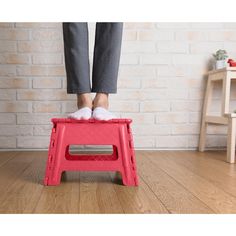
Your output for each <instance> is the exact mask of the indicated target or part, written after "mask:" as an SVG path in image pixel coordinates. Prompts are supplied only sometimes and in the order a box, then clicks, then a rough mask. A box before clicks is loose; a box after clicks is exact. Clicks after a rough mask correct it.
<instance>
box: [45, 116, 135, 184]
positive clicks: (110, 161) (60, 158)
mask: <svg viewBox="0 0 236 236" xmlns="http://www.w3.org/2000/svg"><path fill="white" fill-rule="evenodd" d="M51 121H52V122H53V128H52V132H51V140H50V145H49V150H48V160H47V167H46V173H45V178H44V184H45V185H59V184H60V181H61V174H62V172H64V171H69V170H71V171H76V170H77V171H119V172H120V173H121V176H122V181H123V184H124V185H127V186H137V185H138V177H137V173H136V161H135V152H134V146H133V138H132V132H131V128H130V123H131V122H132V120H131V119H112V120H109V121H99V120H95V119H89V120H75V119H69V118H53V119H52V120H51ZM70 145H112V147H113V153H112V154H109V155H107V154H95V155H94V154H93V155H87V154H86V155H84V154H83V155H82V154H81V155H75V154H74V155H73V154H70V153H69V146H70Z"/></svg>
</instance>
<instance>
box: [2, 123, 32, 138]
mask: <svg viewBox="0 0 236 236" xmlns="http://www.w3.org/2000/svg"><path fill="white" fill-rule="evenodd" d="M0 134H1V136H25V135H32V134H33V127H32V126H30V125H0Z"/></svg>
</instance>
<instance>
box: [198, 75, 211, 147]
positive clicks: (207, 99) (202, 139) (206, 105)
mask: <svg viewBox="0 0 236 236" xmlns="http://www.w3.org/2000/svg"><path fill="white" fill-rule="evenodd" d="M212 91H213V81H212V80H211V76H209V77H208V80H207V87H206V94H205V98H204V104H203V111H202V121H201V130H200V137H199V151H200V152H203V151H204V150H205V144H206V130H207V123H206V115H207V113H208V110H209V108H210V104H211V97H212Z"/></svg>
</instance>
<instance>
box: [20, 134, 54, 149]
mask: <svg viewBox="0 0 236 236" xmlns="http://www.w3.org/2000/svg"><path fill="white" fill-rule="evenodd" d="M49 138H50V137H49V136H48V137H42V136H28V137H27V136H21V137H17V147H18V148H46V149H47V148H48V145H49V141H50V139H49Z"/></svg>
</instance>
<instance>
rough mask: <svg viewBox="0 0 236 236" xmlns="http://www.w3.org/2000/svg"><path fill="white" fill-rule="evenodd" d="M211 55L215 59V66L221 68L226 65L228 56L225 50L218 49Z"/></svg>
mask: <svg viewBox="0 0 236 236" xmlns="http://www.w3.org/2000/svg"><path fill="white" fill-rule="evenodd" d="M213 57H214V58H215V60H216V64H215V68H216V69H221V68H224V67H226V58H227V57H228V55H227V52H226V50H223V49H219V50H218V51H216V53H215V54H213Z"/></svg>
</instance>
